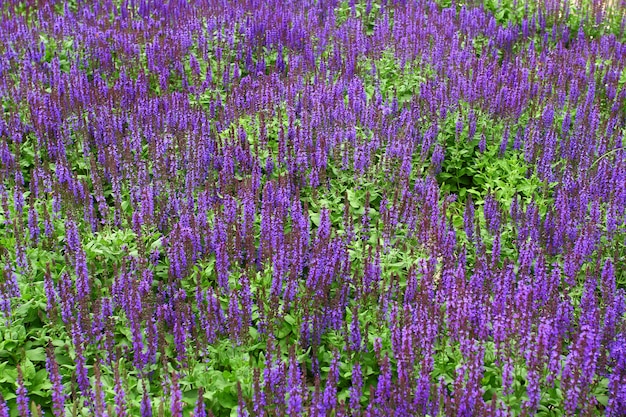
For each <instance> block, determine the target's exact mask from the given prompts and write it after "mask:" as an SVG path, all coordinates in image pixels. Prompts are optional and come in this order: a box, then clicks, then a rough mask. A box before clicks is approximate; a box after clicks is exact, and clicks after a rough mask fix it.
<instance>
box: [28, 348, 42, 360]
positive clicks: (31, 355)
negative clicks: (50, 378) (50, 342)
mask: <svg viewBox="0 0 626 417" xmlns="http://www.w3.org/2000/svg"><path fill="white" fill-rule="evenodd" d="M26 357H27V358H28V359H30V360H31V361H32V362H45V361H46V351H45V349H44V348H42V347H38V348H35V349H29V350H27V351H26Z"/></svg>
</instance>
